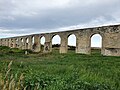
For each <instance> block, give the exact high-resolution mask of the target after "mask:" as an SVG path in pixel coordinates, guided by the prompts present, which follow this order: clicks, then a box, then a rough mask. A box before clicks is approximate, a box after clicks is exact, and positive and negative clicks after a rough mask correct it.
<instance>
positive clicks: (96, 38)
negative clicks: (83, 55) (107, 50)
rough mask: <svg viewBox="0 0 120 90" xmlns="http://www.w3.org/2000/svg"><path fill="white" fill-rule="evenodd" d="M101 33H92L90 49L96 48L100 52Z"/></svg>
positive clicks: (101, 45) (101, 44)
mask: <svg viewBox="0 0 120 90" xmlns="http://www.w3.org/2000/svg"><path fill="white" fill-rule="evenodd" d="M102 47H103V35H102V34H101V33H93V34H91V36H90V51H91V52H92V51H95V50H98V51H99V52H100V53H101V54H102Z"/></svg>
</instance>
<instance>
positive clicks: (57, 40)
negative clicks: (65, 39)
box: [52, 35, 61, 51]
mask: <svg viewBox="0 0 120 90" xmlns="http://www.w3.org/2000/svg"><path fill="white" fill-rule="evenodd" d="M60 44H61V37H60V36H59V35H54V36H53V37H52V50H54V51H59V50H60Z"/></svg>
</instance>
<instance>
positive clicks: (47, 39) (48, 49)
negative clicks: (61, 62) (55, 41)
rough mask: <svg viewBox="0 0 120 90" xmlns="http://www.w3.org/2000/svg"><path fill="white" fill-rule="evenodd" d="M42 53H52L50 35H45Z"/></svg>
mask: <svg viewBox="0 0 120 90" xmlns="http://www.w3.org/2000/svg"><path fill="white" fill-rule="evenodd" d="M43 52H44V53H49V52H52V41H51V37H50V34H46V35H45V44H44V51H43Z"/></svg>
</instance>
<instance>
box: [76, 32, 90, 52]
mask: <svg viewBox="0 0 120 90" xmlns="http://www.w3.org/2000/svg"><path fill="white" fill-rule="evenodd" d="M76 42H77V45H76V53H81V54H90V50H91V48H90V39H89V35H88V34H87V33H85V32H84V33H83V32H82V33H81V34H80V35H79V36H78V37H77V40H76Z"/></svg>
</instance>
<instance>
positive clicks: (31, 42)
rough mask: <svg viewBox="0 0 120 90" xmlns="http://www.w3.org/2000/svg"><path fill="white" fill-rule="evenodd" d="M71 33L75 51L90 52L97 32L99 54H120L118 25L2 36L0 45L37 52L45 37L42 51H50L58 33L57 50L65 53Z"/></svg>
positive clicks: (119, 30)
mask: <svg viewBox="0 0 120 90" xmlns="http://www.w3.org/2000/svg"><path fill="white" fill-rule="evenodd" d="M71 34H74V35H75V36H76V51H75V52H76V53H82V54H90V53H91V46H90V43H91V37H92V36H93V35H94V34H99V35H101V37H102V48H101V54H102V55H106V56H120V25H110V26H101V27H94V28H85V29H76V30H70V31H61V32H51V33H42V34H33V35H26V36H18V37H11V38H2V39H0V45H1V46H9V47H11V48H20V49H30V50H33V51H34V52H39V51H41V43H40V39H41V38H42V37H45V43H44V52H45V53H46V52H52V38H53V37H54V36H55V35H59V36H60V38H61V44H60V51H59V52H60V53H67V50H68V46H67V45H68V36H70V35H71Z"/></svg>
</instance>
